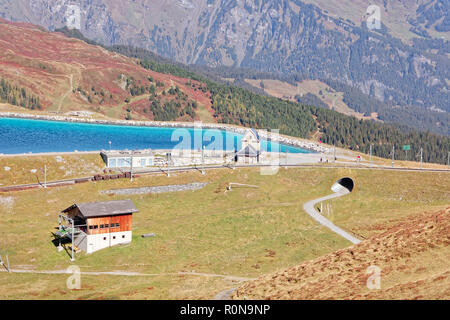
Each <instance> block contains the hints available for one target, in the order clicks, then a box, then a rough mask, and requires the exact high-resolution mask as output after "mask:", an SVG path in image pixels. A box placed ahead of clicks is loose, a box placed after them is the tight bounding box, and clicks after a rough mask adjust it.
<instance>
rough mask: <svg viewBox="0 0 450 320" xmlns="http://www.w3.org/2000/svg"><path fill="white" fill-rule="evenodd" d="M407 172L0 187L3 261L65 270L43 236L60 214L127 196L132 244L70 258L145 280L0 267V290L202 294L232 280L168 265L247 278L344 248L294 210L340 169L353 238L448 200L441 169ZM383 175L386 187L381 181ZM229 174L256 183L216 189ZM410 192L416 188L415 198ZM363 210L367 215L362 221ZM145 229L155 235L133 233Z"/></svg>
mask: <svg viewBox="0 0 450 320" xmlns="http://www.w3.org/2000/svg"><path fill="white" fill-rule="evenodd" d="M414 175H415V177H417V178H416V179H412V177H411V175H410V174H409V173H395V172H393V173H391V174H390V175H388V176H386V173H385V172H382V171H366V170H351V169H289V170H285V169H280V172H279V173H278V174H277V175H275V176H262V175H260V172H259V170H256V169H236V170H229V169H223V170H217V171H208V173H207V174H206V175H205V176H203V175H201V174H199V173H198V172H192V173H186V174H176V175H175V174H172V175H171V177H170V178H168V177H167V176H164V175H160V176H149V177H142V178H138V179H135V180H134V181H133V182H132V183H130V181H129V180H121V181H118V180H114V181H111V180H110V181H101V182H97V183H86V184H80V185H74V186H68V187H60V188H51V189H46V190H44V189H34V190H28V191H20V192H14V193H2V194H1V195H0V220H1V221H2V223H1V224H0V232H1V234H3V235H5V236H4V237H1V239H0V249H1V250H2V254H5V253H8V254H9V259H10V262H11V265H12V267H13V268H16V269H30V270H61V269H65V268H67V267H68V266H69V265H70V260H69V257H68V255H67V254H66V253H65V252H60V253H58V252H57V251H56V248H55V246H54V245H53V243H52V242H51V240H52V236H51V232H52V231H54V230H55V229H54V228H55V227H56V225H57V214H58V212H59V211H60V210H62V209H64V208H66V207H68V206H70V205H71V204H73V203H76V202H89V201H102V200H113V199H124V198H129V199H131V200H132V201H133V202H134V203H135V204H136V206H137V208H138V209H139V213H136V214H135V215H134V217H133V232H134V234H133V243H132V244H131V245H128V246H119V247H114V248H110V249H107V250H103V251H99V252H97V253H95V254H92V255H85V254H79V255H78V256H77V260H76V262H75V264H76V265H78V266H80V268H81V270H82V271H91V272H93V271H111V270H126V271H130V272H141V273H145V274H154V276H142V277H124V276H114V277H112V276H108V275H98V276H92V275H91V276H89V275H86V276H82V289H81V290H79V291H70V290H68V289H66V287H65V280H66V279H67V277H65V276H61V275H39V274H14V273H13V274H6V273H0V284H1V285H0V297H1V298H3V299H5V298H6V299H11V298H19V297H20V298H25V297H26V298H31V299H36V298H43V299H51V298H56V299H62V298H63V299H67V298H85V299H101V298H104V299H108V298H123V299H130V298H149V299H151V298H156V299H163V298H164V299H172V298H194V299H196V298H212V297H213V296H214V295H215V294H216V293H218V292H219V291H221V290H224V289H227V288H230V287H235V286H237V285H238V282H236V281H233V280H232V279H223V278H209V277H206V276H199V275H197V276H194V275H178V274H177V273H178V272H197V273H207V274H218V275H229V276H236V277H245V278H255V277H259V276H262V275H265V274H269V273H272V272H275V271H277V270H281V269H285V268H288V267H290V266H293V265H296V264H299V263H302V262H306V261H308V260H311V259H315V258H317V257H319V256H322V255H324V254H327V253H331V252H334V251H336V250H339V249H342V248H344V247H347V246H348V245H350V243H348V242H347V241H346V240H344V239H341V238H340V237H338V236H337V235H335V234H334V233H331V232H330V231H329V230H328V229H326V228H323V227H321V226H320V225H318V224H317V223H316V222H315V221H314V220H312V219H311V218H310V217H309V216H308V215H306V213H304V212H303V209H302V206H303V203H304V202H306V201H307V200H311V199H314V198H317V197H319V196H322V195H326V194H329V193H330V192H331V191H330V186H331V184H332V183H333V182H334V181H336V180H337V179H338V178H341V177H343V176H351V177H352V178H354V179H355V181H356V188H355V191H354V193H352V194H351V195H350V196H348V197H347V199H346V200H347V201H346V202H345V203H336V204H335V205H333V210H334V211H333V212H334V213H333V214H334V218H333V220H334V221H335V222H336V223H341V222H342V226H343V227H344V228H345V229H347V230H349V231H351V232H354V233H356V234H361V236H369V235H370V234H374V233H376V232H377V231H376V230H377V229H376V228H379V227H377V226H378V225H379V224H380V223H382V224H383V225H384V224H385V223H386V221H387V220H389V219H391V220H398V219H403V218H405V217H408V216H409V215H411V214H412V213H413V212H419V211H424V210H436V209H439V208H444V207H445V206H446V205H447V206H448V197H449V194H448V190H449V187H450V175H448V174H446V175H444V174H443V175H441V176H439V177H436V176H435V175H434V174H430V173H414ZM437 180H439V187H438V188H440V189H439V190H437V189H436V188H437V186H436V181H437ZM202 181H204V182H209V184H208V185H207V186H206V187H205V188H204V189H202V190H198V191H195V192H180V193H176V194H174V193H167V194H158V195H133V196H120V197H117V196H108V195H106V194H103V193H102V191H105V190H110V189H117V188H121V187H130V186H134V187H137V186H154V185H167V184H180V183H190V182H202ZM381 181H390V183H389V184H386V185H385V186H384V187H381V186H380V185H379V183H380V182H381ZM229 182H239V183H247V184H252V185H257V186H259V188H257V189H249V188H233V189H232V190H231V191H228V192H226V193H225V187H226V186H227V185H228V183H229ZM446 190H447V192H446ZM422 192H423V193H422ZM386 193H389V194H390V196H389V197H387V196H386ZM418 193H419V194H422V195H423V196H420V197H418V196H416V195H417V194H418ZM405 194H406V196H405ZM342 200H343V201H344V199H342ZM383 201H384V202H383ZM366 215H368V216H367V217H368V218H367V219H361V217H363V216H364V217H365V216H366ZM369 217H370V220H369ZM392 223H395V222H392ZM388 225H389V224H388ZM369 229H370V230H372V231H370V232H369V231H367V230H369ZM150 232H154V233H155V234H156V237H154V238H145V239H144V238H141V237H140V235H141V234H143V233H150Z"/></svg>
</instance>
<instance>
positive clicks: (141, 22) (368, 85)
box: [0, 0, 450, 111]
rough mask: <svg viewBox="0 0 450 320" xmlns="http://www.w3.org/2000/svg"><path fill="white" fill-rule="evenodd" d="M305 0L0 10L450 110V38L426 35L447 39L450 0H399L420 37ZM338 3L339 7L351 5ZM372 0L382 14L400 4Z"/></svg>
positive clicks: (62, 4)
mask: <svg viewBox="0 0 450 320" xmlns="http://www.w3.org/2000/svg"><path fill="white" fill-rule="evenodd" d="M308 2H309V3H304V2H302V1H299V0H270V1H262V0H255V1H249V0H196V1H194V0H162V1H153V0H124V1H113V0H80V1H70V0H53V1H49V0H29V1H25V0H0V17H3V18H5V19H10V20H15V21H25V22H31V23H35V24H38V25H42V26H44V27H46V28H48V29H50V30H53V29H55V28H59V27H62V26H65V25H67V26H69V27H72V28H77V29H80V30H81V31H82V33H83V34H84V35H85V36H87V37H88V38H91V39H93V40H96V41H99V42H102V43H104V44H128V45H133V46H137V47H143V48H146V49H150V50H152V51H155V52H156V53H158V54H160V55H163V56H165V57H169V58H172V59H174V60H177V61H180V62H183V63H187V64H205V65H208V66H220V65H225V66H232V67H246V68H251V69H255V70H259V71H265V72H271V73H278V74H284V75H291V76H292V77H293V78H292V79H293V80H294V81H295V79H296V78H298V77H307V78H321V79H332V80H335V81H339V82H341V83H344V84H346V85H350V86H353V87H356V88H358V89H359V90H361V91H362V92H363V93H365V94H367V95H371V96H373V97H375V98H376V99H378V100H380V101H383V102H385V103H387V104H389V105H392V106H395V105H414V106H420V107H425V108H430V109H433V110H442V111H450V104H449V103H448V94H449V87H448V83H449V79H450V75H449V73H450V71H449V70H450V62H449V59H448V57H449V54H450V46H449V43H448V41H446V40H444V39H440V38H433V37H432V36H430V34H433V35H436V34H437V33H439V35H444V37H447V38H448V30H447V29H448V25H447V24H448V19H447V18H448V10H449V6H450V5H449V3H448V1H444V0H442V1H439V0H434V1H430V0H428V1H412V3H409V2H411V1H409V0H401V1H398V2H400V3H403V4H404V8H408V11H407V12H406V11H405V16H406V17H405V18H404V19H403V20H404V21H405V23H406V24H407V26H408V27H410V28H409V30H406V31H407V32H408V33H409V35H411V34H413V35H415V36H416V37H417V39H409V40H408V42H405V41H401V40H399V39H397V38H394V37H392V36H391V34H398V30H395V31H396V32H391V31H393V30H391V29H389V27H390V24H384V23H383V16H381V18H380V19H381V21H380V22H381V24H380V25H381V28H380V29H378V30H368V29H367V25H366V21H365V20H366V17H367V16H368V15H369V16H373V14H372V13H370V12H369V14H367V13H366V10H363V11H362V12H360V16H359V21H360V22H361V23H359V24H358V19H353V20H352V19H348V18H343V16H345V15H344V14H342V16H338V14H339V10H338V9H336V10H334V12H329V11H328V10H327V9H323V8H321V7H320V6H322V7H323V6H325V5H322V4H321V1H311V0H309V1H308ZM311 2H312V3H311ZM334 2H335V3H336V7H337V8H339V6H340V5H342V7H343V8H344V7H345V6H346V5H347V6H348V5H349V1H347V0H340V1H334ZM356 2H357V3H358V4H359V5H361V4H360V3H359V2H360V1H356ZM375 2H376V3H378V2H380V3H379V5H380V8H381V11H382V13H383V14H384V13H386V12H387V13H388V14H389V13H390V12H392V10H394V11H395V10H397V11H395V12H396V14H399V13H400V14H401V12H402V10H403V9H402V8H400V9H399V8H397V7H393V5H388V2H387V1H375ZM406 2H408V3H406ZM355 7H357V6H356V4H355ZM361 8H364V7H363V6H362V7H361ZM411 8H413V9H411ZM328 9H329V8H328ZM389 10H391V11H389ZM405 10H406V9H405ZM355 14H357V12H356V13H355ZM446 17H447V18H446ZM372 21H373V20H372ZM389 21H390V20H389ZM446 21H447V22H446ZM387 25H389V27H387ZM402 28H406V27H405V25H402ZM402 28H400V27H399V30H402ZM423 30H425V33H424V32H422V31H423ZM427 30H428V31H429V32H428V31H427ZM436 32H437V33H436ZM419 34H421V35H419ZM406 38H408V37H406ZM419 38H420V39H419ZM403 40H405V39H403Z"/></svg>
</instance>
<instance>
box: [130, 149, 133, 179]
mask: <svg viewBox="0 0 450 320" xmlns="http://www.w3.org/2000/svg"><path fill="white" fill-rule="evenodd" d="M130 159H131V161H130V181H131V182H133V154H131V158H130Z"/></svg>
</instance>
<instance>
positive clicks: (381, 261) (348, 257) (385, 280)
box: [234, 207, 450, 299]
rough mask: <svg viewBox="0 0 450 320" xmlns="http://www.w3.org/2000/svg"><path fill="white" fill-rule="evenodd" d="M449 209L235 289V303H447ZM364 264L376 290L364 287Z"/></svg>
mask: <svg viewBox="0 0 450 320" xmlns="http://www.w3.org/2000/svg"><path fill="white" fill-rule="evenodd" d="M449 245H450V207H448V208H447V209H445V210H441V211H438V212H434V213H430V212H425V213H421V214H417V215H415V216H414V217H410V218H408V219H404V220H403V221H402V222H400V223H398V224H397V225H395V226H394V227H392V228H390V229H389V230H387V231H386V232H383V233H381V234H378V235H375V236H373V237H371V238H369V239H368V240H365V241H363V242H361V243H360V244H358V245H354V246H352V247H349V248H346V249H342V250H338V251H336V252H333V253H330V254H327V255H325V256H323V257H320V258H318V259H315V260H312V261H309V262H306V263H303V264H301V265H299V266H296V267H293V268H290V269H287V270H285V271H281V272H278V273H276V274H273V275H268V276H264V277H261V278H259V279H258V280H255V281H252V282H248V283H246V284H245V285H243V286H242V287H240V288H239V289H238V291H237V293H236V294H235V295H234V298H235V299H449V298H450V265H449V262H448V257H449V255H450V246H449ZM369 266H378V267H379V268H380V269H381V288H380V289H372V290H370V289H368V288H367V285H366V283H367V280H368V278H369V276H370V274H369V273H367V268H368V267H369Z"/></svg>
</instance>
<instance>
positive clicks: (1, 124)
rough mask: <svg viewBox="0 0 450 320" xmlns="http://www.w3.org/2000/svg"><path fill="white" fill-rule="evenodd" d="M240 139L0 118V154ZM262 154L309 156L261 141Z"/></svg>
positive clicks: (228, 143) (232, 145) (209, 132)
mask: <svg viewBox="0 0 450 320" xmlns="http://www.w3.org/2000/svg"><path fill="white" fill-rule="evenodd" d="M241 139H242V135H241V134H238V133H234V132H230V131H223V130H217V129H193V128H168V127H138V126H122V125H104V124H88V123H75V122H60V121H46V120H29V119H16V118H0V153H3V154H20V153H29V152H32V153H44V152H73V151H96V150H102V149H104V150H108V149H109V148H110V144H109V142H110V141H111V148H112V149H113V150H123V149H128V150H138V149H149V148H150V149H175V148H177V149H195V150H197V149H200V148H202V147H204V148H205V149H207V150H229V151H230V150H235V149H237V150H239V149H240V148H241ZM261 147H262V149H263V150H265V151H275V152H288V153H311V151H309V150H305V149H301V148H297V147H292V146H288V145H283V144H281V145H280V144H278V143H275V142H270V141H262V143H261Z"/></svg>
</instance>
